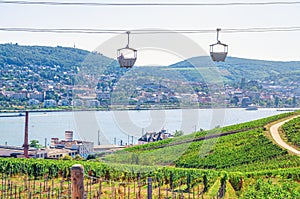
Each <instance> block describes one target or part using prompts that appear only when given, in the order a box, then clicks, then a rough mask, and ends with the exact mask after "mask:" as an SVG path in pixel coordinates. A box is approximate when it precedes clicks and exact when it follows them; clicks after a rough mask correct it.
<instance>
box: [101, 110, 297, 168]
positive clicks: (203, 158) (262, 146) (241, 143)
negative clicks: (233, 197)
mask: <svg viewBox="0 0 300 199" xmlns="http://www.w3.org/2000/svg"><path fill="white" fill-rule="evenodd" d="M292 114H293V113H286V114H282V115H277V116H272V117H269V118H265V119H261V120H257V121H252V122H247V123H243V124H238V125H233V126H228V127H224V128H216V129H213V130H211V131H202V132H198V133H195V134H191V135H187V136H182V137H177V138H174V139H167V140H164V141H160V142H155V143H150V144H145V145H140V146H136V147H131V148H128V149H125V150H124V151H119V152H117V153H116V154H113V155H110V156H106V157H105V160H106V161H108V162H117V163H125V164H139V165H172V166H176V167H184V168H199V169H214V170H227V171H238V172H240V171H257V170H266V169H278V168H290V167H299V166H300V158H299V157H296V156H291V155H289V154H288V152H287V151H285V150H282V149H281V148H280V147H279V146H277V145H275V144H274V143H273V142H272V141H271V140H270V139H269V138H268V137H267V136H266V135H267V131H266V130H265V127H264V126H265V125H267V124H268V123H270V122H273V121H276V120H279V119H281V118H285V117H288V116H289V115H292ZM205 137H206V139H205ZM210 137H211V139H209V138H210Z"/></svg>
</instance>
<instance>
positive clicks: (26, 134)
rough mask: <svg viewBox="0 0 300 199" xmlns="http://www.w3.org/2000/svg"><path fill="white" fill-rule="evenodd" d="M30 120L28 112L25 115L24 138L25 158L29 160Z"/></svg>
mask: <svg viewBox="0 0 300 199" xmlns="http://www.w3.org/2000/svg"><path fill="white" fill-rule="evenodd" d="M28 118H29V113H28V111H26V114H25V136H24V144H23V147H24V156H25V158H29V156H28V149H29V144H28Z"/></svg>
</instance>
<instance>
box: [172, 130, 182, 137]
mask: <svg viewBox="0 0 300 199" xmlns="http://www.w3.org/2000/svg"><path fill="white" fill-rule="evenodd" d="M183 135H184V133H183V131H182V130H180V131H177V130H176V131H175V133H174V137H180V136H183Z"/></svg>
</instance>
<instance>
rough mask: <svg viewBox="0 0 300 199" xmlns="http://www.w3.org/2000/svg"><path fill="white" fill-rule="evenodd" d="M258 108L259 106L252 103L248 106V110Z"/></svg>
mask: <svg viewBox="0 0 300 199" xmlns="http://www.w3.org/2000/svg"><path fill="white" fill-rule="evenodd" d="M256 110H258V108H257V106H255V105H254V104H251V105H249V106H248V107H247V108H246V111H256Z"/></svg>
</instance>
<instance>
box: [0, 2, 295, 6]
mask: <svg viewBox="0 0 300 199" xmlns="http://www.w3.org/2000/svg"><path fill="white" fill-rule="evenodd" d="M0 4H20V5H49V6H266V5H295V4H300V1H268V2H227V3H183V2H182V3H105V2H104V3H101V2H60V1H0Z"/></svg>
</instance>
